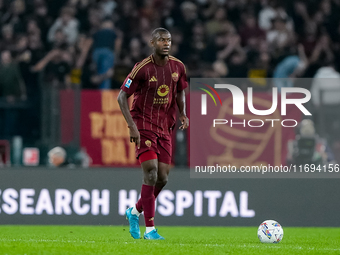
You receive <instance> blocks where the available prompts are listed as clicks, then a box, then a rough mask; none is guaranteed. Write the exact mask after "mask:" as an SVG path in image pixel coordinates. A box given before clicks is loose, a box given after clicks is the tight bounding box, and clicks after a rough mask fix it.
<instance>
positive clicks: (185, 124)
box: [179, 115, 189, 130]
mask: <svg viewBox="0 0 340 255" xmlns="http://www.w3.org/2000/svg"><path fill="white" fill-rule="evenodd" d="M179 120H180V121H181V123H182V125H181V126H180V127H179V129H181V130H184V129H187V128H188V127H189V119H188V117H187V116H186V115H181V116H180V117H179Z"/></svg>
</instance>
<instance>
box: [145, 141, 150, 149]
mask: <svg viewBox="0 0 340 255" xmlns="http://www.w3.org/2000/svg"><path fill="white" fill-rule="evenodd" d="M145 145H146V146H148V147H149V148H150V147H151V141H150V140H146V141H145Z"/></svg>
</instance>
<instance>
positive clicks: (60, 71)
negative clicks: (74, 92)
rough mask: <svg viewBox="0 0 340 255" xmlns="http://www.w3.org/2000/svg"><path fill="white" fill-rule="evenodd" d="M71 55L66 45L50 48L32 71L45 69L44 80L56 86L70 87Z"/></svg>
mask: <svg viewBox="0 0 340 255" xmlns="http://www.w3.org/2000/svg"><path fill="white" fill-rule="evenodd" d="M71 62H72V59H71V56H70V55H69V52H68V51H67V47H66V45H63V47H62V48H60V49H53V50H51V51H50V52H49V53H48V54H47V55H46V56H45V57H44V58H43V59H41V60H40V61H39V62H38V63H37V64H36V65H35V66H33V67H32V71H34V72H40V71H42V70H45V75H44V76H45V81H46V82H48V83H49V84H51V85H52V86H55V87H58V88H65V87H66V88H70V86H71V82H70V76H69V74H70V71H71Z"/></svg>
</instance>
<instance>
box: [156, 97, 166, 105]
mask: <svg viewBox="0 0 340 255" xmlns="http://www.w3.org/2000/svg"><path fill="white" fill-rule="evenodd" d="M167 103H169V98H168V97H165V98H162V97H159V98H156V97H155V98H154V99H153V104H167Z"/></svg>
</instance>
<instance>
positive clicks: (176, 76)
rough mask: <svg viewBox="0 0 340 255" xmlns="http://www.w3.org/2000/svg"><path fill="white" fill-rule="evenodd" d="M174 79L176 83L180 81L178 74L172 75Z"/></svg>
mask: <svg viewBox="0 0 340 255" xmlns="http://www.w3.org/2000/svg"><path fill="white" fill-rule="evenodd" d="M171 76H172V79H173V80H174V82H177V81H178V73H176V72H175V73H172V75H171Z"/></svg>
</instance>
